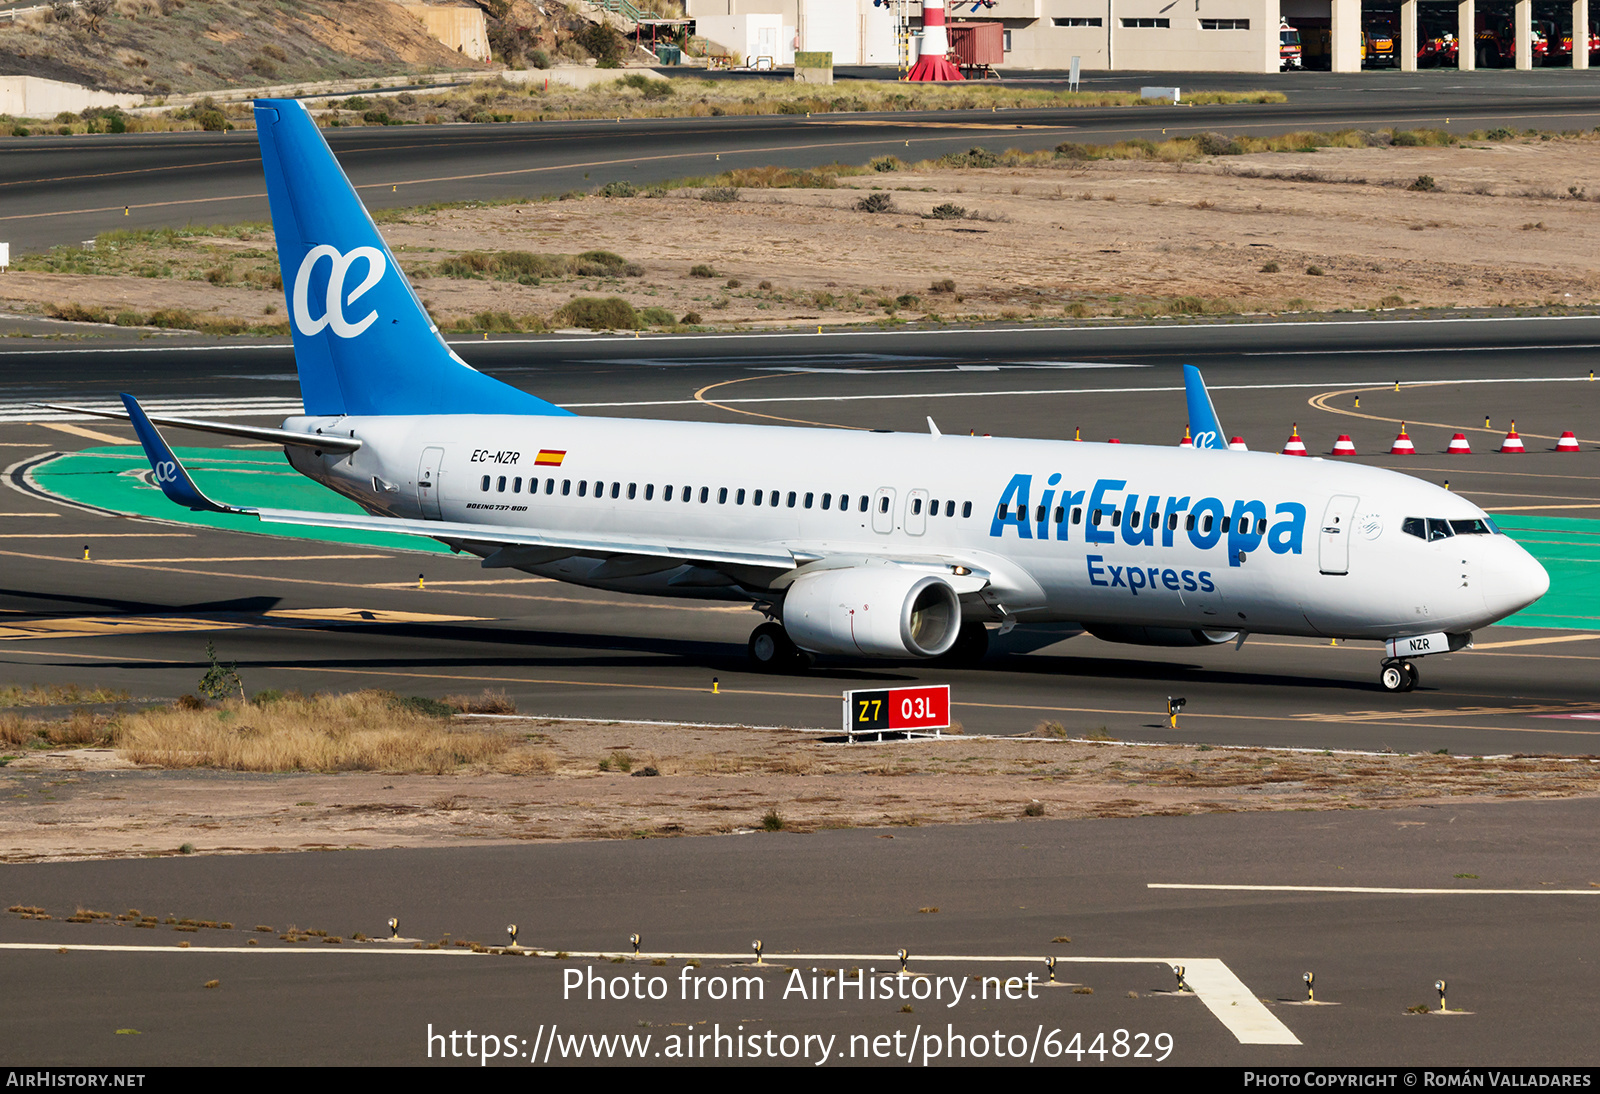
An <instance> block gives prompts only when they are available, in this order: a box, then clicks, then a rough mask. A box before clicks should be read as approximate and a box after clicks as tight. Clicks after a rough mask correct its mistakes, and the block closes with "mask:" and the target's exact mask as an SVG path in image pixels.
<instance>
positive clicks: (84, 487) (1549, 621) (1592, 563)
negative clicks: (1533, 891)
mask: <svg viewBox="0 0 1600 1094" xmlns="http://www.w3.org/2000/svg"><path fill="white" fill-rule="evenodd" d="M177 452H178V456H179V458H181V459H182V460H183V465H184V466H185V467H187V468H188V469H189V473H190V474H191V475H193V476H194V480H195V482H196V483H198V484H199V486H200V488H201V489H202V490H204V491H205V492H206V493H207V494H209V495H210V496H211V497H213V498H216V499H217V500H219V501H224V502H227V503H229V504H233V505H256V506H264V507H270V508H274V509H306V510H310V511H313V512H318V513H355V514H359V513H360V512H361V509H360V507H359V506H357V505H356V504H355V503H354V502H352V501H349V500H348V499H346V498H342V497H340V496H339V495H337V494H335V493H334V492H333V491H331V490H328V489H326V488H325V487H322V486H319V485H317V484H316V483H314V482H312V481H311V480H310V479H308V478H306V477H305V476H304V475H302V474H300V473H299V472H298V471H296V470H294V468H292V467H290V466H289V465H288V463H287V462H286V461H285V460H284V458H283V454H282V453H281V452H277V451H270V452H268V451H259V452H257V451H251V450H248V449H237V448H224V449H217V448H180V449H178V450H177ZM149 469H150V465H149V464H148V463H146V462H145V458H144V453H143V451H142V450H141V449H139V448H138V447H137V446H134V445H119V446H115V447H109V448H90V449H87V450H85V451H83V452H74V453H70V454H67V455H64V456H59V457H57V458H56V459H53V460H51V461H49V462H48V463H45V464H42V465H40V466H39V467H37V468H35V469H34V471H33V472H32V478H33V481H34V483H35V484H36V485H38V486H39V488H40V489H42V490H45V491H48V492H49V493H51V494H54V495H55V496H57V497H59V498H62V499H63V500H65V501H75V502H79V503H82V504H84V505H93V506H96V507H97V508H100V509H109V510H111V511H112V512H116V513H124V514H127V515H128V516H134V517H155V518H157V519H160V520H168V521H175V522H179V523H184V524H200V525H204V526H206V527H209V528H225V529H227V530H228V531H232V532H245V533H248V534H250V535H257V536H261V535H266V536H279V537H287V538H292V539H312V540H324V541H327V542H332V543H348V544H359V545H362V546H367V547H382V548H386V549H389V550H400V551H429V552H440V553H445V552H448V551H449V548H447V547H445V546H444V545H443V544H439V543H435V542H434V541H432V540H428V539H423V538H422V537H420V536H402V535H394V534H390V533H384V532H370V533H366V532H346V531H342V530H335V529H329V528H307V527H305V526H303V525H293V524H278V525H263V524H262V523H261V522H260V521H258V520H256V518H254V517H248V516H236V515H234V514H230V513H191V512H188V511H187V510H184V509H181V508H179V507H178V506H176V505H174V504H172V503H171V502H169V501H168V500H167V499H166V497H165V496H164V495H163V494H162V493H161V491H160V490H157V489H156V488H155V487H154V486H152V485H150V483H149V482H148V481H147V478H146V473H147V472H148V471H149ZM1495 523H1496V524H1498V525H1499V526H1500V528H1501V529H1502V530H1503V531H1505V532H1506V533H1507V534H1508V535H1511V536H1512V537H1513V538H1515V539H1516V541H1517V542H1518V543H1520V544H1522V545H1523V546H1524V547H1526V548H1527V549H1528V551H1529V553H1530V554H1532V555H1533V557H1534V558H1536V559H1538V560H1539V561H1540V562H1541V563H1543V564H1544V568H1545V569H1546V570H1548V571H1549V572H1550V592H1549V593H1547V594H1546V595H1545V597H1544V599H1542V600H1540V601H1539V603H1537V604H1535V605H1534V606H1533V607H1531V608H1529V609H1528V610H1526V611H1522V612H1518V613H1517V614H1516V615H1514V616H1512V617H1510V618H1509V619H1507V620H1505V622H1504V624H1503V625H1504V626H1508V627H1555V628H1563V629H1577V630H1600V520H1589V519H1585V518H1582V517H1537V516H1511V515H1507V516H1499V517H1496V518H1495ZM268 528H270V529H271V530H270V531H267V530H266V529H268Z"/></svg>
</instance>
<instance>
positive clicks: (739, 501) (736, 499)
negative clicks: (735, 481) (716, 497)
mask: <svg viewBox="0 0 1600 1094" xmlns="http://www.w3.org/2000/svg"><path fill="white" fill-rule="evenodd" d="M733 504H735V505H743V504H744V489H743V488H742V487H741V488H740V490H739V492H738V493H737V494H735V495H734V496H733Z"/></svg>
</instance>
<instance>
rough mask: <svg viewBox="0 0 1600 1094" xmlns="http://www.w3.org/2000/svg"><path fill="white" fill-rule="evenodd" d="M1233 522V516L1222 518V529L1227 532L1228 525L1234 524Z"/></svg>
mask: <svg viewBox="0 0 1600 1094" xmlns="http://www.w3.org/2000/svg"><path fill="white" fill-rule="evenodd" d="M1232 523H1233V518H1232V517H1223V518H1222V530H1223V531H1224V532H1226V531H1227V530H1228V526H1229V525H1230V524H1232Z"/></svg>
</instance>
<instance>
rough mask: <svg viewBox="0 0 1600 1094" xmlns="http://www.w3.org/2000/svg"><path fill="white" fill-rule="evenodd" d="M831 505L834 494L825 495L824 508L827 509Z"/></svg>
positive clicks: (823, 496) (823, 497)
mask: <svg viewBox="0 0 1600 1094" xmlns="http://www.w3.org/2000/svg"><path fill="white" fill-rule="evenodd" d="M831 504H833V495H832V494H824V495H822V507H823V508H824V509H826V508H828V506H829V505H831Z"/></svg>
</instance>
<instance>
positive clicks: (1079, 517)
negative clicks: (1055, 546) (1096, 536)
mask: <svg viewBox="0 0 1600 1094" xmlns="http://www.w3.org/2000/svg"><path fill="white" fill-rule="evenodd" d="M1072 523H1073V524H1082V523H1083V506H1081V505H1079V506H1076V507H1075V508H1074V509H1073V510H1072Z"/></svg>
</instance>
